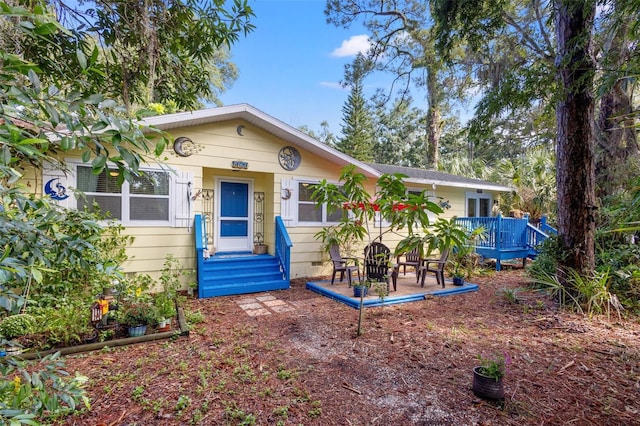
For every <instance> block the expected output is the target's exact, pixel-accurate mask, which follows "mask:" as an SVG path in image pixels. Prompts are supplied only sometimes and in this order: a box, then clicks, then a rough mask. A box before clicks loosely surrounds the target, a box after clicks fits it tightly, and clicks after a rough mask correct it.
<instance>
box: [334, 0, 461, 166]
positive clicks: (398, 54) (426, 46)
mask: <svg viewBox="0 0 640 426" xmlns="http://www.w3.org/2000/svg"><path fill="white" fill-rule="evenodd" d="M325 14H326V15H327V20H328V22H330V23H333V24H334V25H336V26H342V27H345V28H348V27H349V26H350V25H351V24H352V23H353V22H355V21H356V20H357V19H362V20H363V25H364V26H365V28H367V29H368V30H369V31H370V32H371V38H372V43H373V47H372V48H371V50H370V51H369V52H368V54H367V56H368V58H369V59H370V60H371V61H372V63H374V64H375V66H376V69H378V70H381V71H389V72H391V73H393V74H394V76H395V79H394V83H393V85H392V89H391V90H390V92H391V91H392V90H394V88H395V87H396V85H400V89H399V92H400V96H401V98H402V97H404V96H407V95H408V93H409V89H410V85H411V83H412V82H414V83H416V84H419V85H422V86H424V87H425V88H426V89H427V108H426V122H427V124H426V127H427V129H428V132H427V135H428V136H427V139H428V144H427V145H426V151H424V152H422V155H423V156H424V159H425V160H424V164H426V165H427V166H428V167H436V166H437V164H438V160H439V144H440V136H441V133H442V128H443V121H444V120H443V118H442V110H443V106H444V103H445V96H444V93H445V91H444V90H445V88H446V87H448V86H450V85H447V84H445V83H444V77H445V75H444V74H443V73H442V71H443V67H444V64H443V62H442V61H441V60H440V57H439V56H438V55H436V52H435V49H434V39H433V34H432V31H431V29H430V22H431V19H430V16H429V10H428V8H427V4H426V3H425V2H418V1H413V0H406V1H402V0H400V1H393V2H386V1H384V0H329V1H327V7H326V9H325ZM448 77H450V78H451V77H452V76H451V75H449V76H448ZM388 99H391V94H390V95H389V96H388Z"/></svg>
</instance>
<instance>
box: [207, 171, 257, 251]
mask: <svg viewBox="0 0 640 426" xmlns="http://www.w3.org/2000/svg"><path fill="white" fill-rule="evenodd" d="M222 182H229V183H244V184H247V191H248V193H247V203H248V204H247V207H248V208H247V214H248V217H247V236H246V238H245V237H242V238H231V237H221V236H220V229H221V227H220V222H221V219H223V218H222V217H221V206H222V200H221V195H222V191H221V185H222ZM215 184H216V189H215V204H214V206H215V208H214V210H215V212H214V216H215V217H214V221H215V222H214V223H215V226H214V230H215V235H214V239H213V241H214V245H215V247H216V251H217V252H231V251H251V250H252V249H253V215H254V212H253V179H242V178H230V177H225V176H221V177H216V179H215Z"/></svg>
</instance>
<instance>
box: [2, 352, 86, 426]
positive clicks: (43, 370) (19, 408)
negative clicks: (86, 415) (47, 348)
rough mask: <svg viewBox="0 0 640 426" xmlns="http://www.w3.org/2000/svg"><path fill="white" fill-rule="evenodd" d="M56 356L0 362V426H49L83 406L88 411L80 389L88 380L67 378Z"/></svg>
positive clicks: (10, 359)
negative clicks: (7, 425) (6, 425)
mask: <svg viewBox="0 0 640 426" xmlns="http://www.w3.org/2000/svg"><path fill="white" fill-rule="evenodd" d="M59 357H60V354H59V353H56V354H52V355H47V356H45V357H44V358H42V360H40V361H21V360H19V359H16V358H14V357H11V358H8V359H6V360H5V361H3V362H2V363H0V424H11V425H14V424H15V425H19V424H31V425H39V424H50V422H49V420H55V419H56V418H59V417H60V416H63V415H66V414H69V413H71V412H73V411H75V410H77V409H80V408H82V407H83V406H84V407H85V408H87V409H88V408H89V399H88V398H87V397H86V395H85V392H84V390H83V389H82V386H83V384H84V383H85V382H86V381H87V378H86V377H83V376H77V375H76V376H75V377H71V378H69V373H68V372H67V371H65V368H66V365H65V363H64V361H63V360H61V359H60V358H59ZM40 422H41V423H40Z"/></svg>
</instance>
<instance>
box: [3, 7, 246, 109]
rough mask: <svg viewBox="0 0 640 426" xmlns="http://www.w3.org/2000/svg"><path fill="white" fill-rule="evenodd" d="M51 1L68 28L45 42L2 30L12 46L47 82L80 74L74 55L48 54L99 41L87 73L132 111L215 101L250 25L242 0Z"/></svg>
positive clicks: (88, 47) (231, 73)
mask: <svg viewBox="0 0 640 426" xmlns="http://www.w3.org/2000/svg"><path fill="white" fill-rule="evenodd" d="M49 3H50V4H51V6H52V7H54V8H55V10H56V14H57V16H58V17H59V20H60V21H61V22H64V23H65V24H66V25H67V28H68V30H67V31H66V32H65V33H58V34H56V43H53V44H50V43H46V42H43V41H41V40H40V41H39V40H38V39H37V38H36V39H33V38H26V37H24V36H20V35H19V32H16V29H15V27H8V28H5V29H4V31H2V32H3V33H4V34H8V35H12V37H11V39H12V40H14V43H13V44H14V49H16V46H19V49H18V51H21V53H22V56H23V57H24V58H25V59H28V60H31V61H33V62H34V63H35V64H37V65H38V66H39V67H40V68H41V69H42V70H43V71H45V72H44V74H43V75H42V80H43V81H47V82H48V76H52V78H56V77H55V76H57V75H59V74H60V71H65V72H64V73H65V75H66V76H67V78H73V76H75V75H78V74H80V73H82V72H83V70H82V69H81V68H80V67H79V66H78V64H77V63H75V62H74V61H70V62H69V63H66V64H65V63H64V62H62V61H59V60H58V61H56V60H52V58H55V57H58V58H65V57H68V56H72V55H75V52H76V49H78V47H80V49H82V50H84V51H86V50H92V49H93V47H98V50H97V52H98V55H99V64H100V66H99V67H98V68H96V69H95V70H93V72H92V73H91V74H89V75H86V76H85V77H86V78H87V79H88V80H89V82H90V84H92V85H94V86H95V85H97V86H100V87H101V88H102V89H101V92H102V93H103V94H105V95H107V96H108V97H110V98H112V99H116V100H117V101H118V102H119V103H121V104H123V105H124V106H125V107H126V109H127V110H128V111H130V112H131V113H134V112H135V111H136V110H138V109H140V108H141V107H146V106H147V105H148V104H150V103H153V102H156V103H175V105H176V106H177V108H178V109H179V110H185V109H196V108H199V107H200V106H201V102H203V101H208V102H214V103H219V101H218V98H217V94H218V93H220V92H221V91H223V90H224V89H225V88H227V87H229V85H230V84H231V83H232V82H233V81H234V80H235V78H236V76H237V70H236V68H235V65H234V64H233V63H231V62H230V61H229V52H228V48H229V46H230V45H231V43H233V42H235V41H236V40H237V39H238V38H239V36H240V35H241V34H243V33H244V34H246V33H247V32H249V31H251V30H252V29H253V26H252V25H251V24H250V23H249V21H248V20H249V18H250V17H251V16H253V12H252V10H251V8H250V7H249V6H248V5H247V3H246V1H244V0H236V1H234V2H233V3H232V4H230V5H229V6H228V7H229V9H228V10H227V9H225V8H224V6H223V5H221V4H220V3H219V2H216V1H210V0H207V1H196V0H170V1H166V0H147V1H144V2H140V1H127V0H86V1H82V2H80V4H78V5H74V7H73V8H72V7H70V6H69V5H67V4H66V3H65V2H63V1H61V0H51V1H50V2H49ZM16 34H18V35H17V36H16Z"/></svg>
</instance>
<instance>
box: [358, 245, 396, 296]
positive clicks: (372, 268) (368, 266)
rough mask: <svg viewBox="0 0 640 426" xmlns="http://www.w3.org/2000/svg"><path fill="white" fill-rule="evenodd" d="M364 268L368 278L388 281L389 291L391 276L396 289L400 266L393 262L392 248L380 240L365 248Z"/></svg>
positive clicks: (394, 289)
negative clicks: (397, 266) (395, 265)
mask: <svg viewBox="0 0 640 426" xmlns="http://www.w3.org/2000/svg"><path fill="white" fill-rule="evenodd" d="M364 270H365V276H366V277H367V279H368V280H372V281H376V282H386V283H387V292H388V291H389V278H391V281H392V282H393V291H396V283H397V278H398V268H396V267H394V265H392V264H391V250H389V247H387V246H385V245H384V244H382V243H380V242H377V241H376V242H373V243H371V244H369V245H368V246H366V247H365V248H364Z"/></svg>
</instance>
